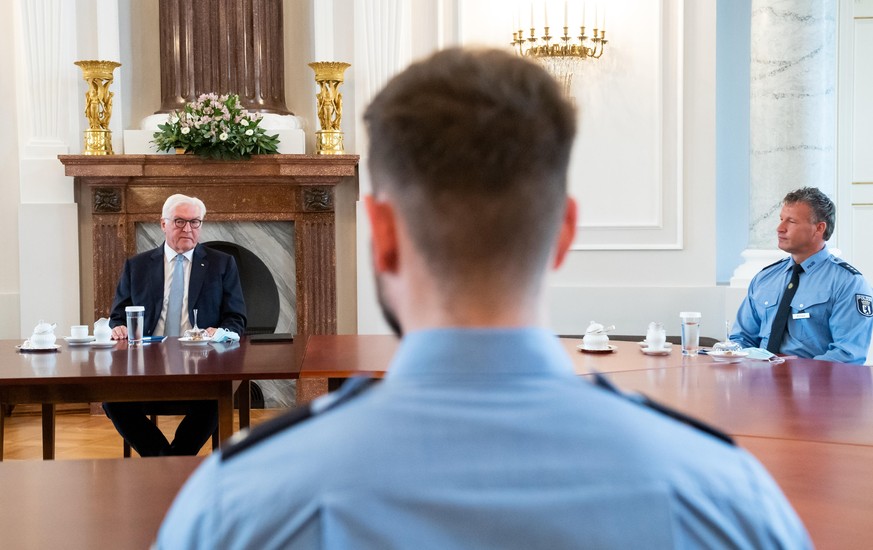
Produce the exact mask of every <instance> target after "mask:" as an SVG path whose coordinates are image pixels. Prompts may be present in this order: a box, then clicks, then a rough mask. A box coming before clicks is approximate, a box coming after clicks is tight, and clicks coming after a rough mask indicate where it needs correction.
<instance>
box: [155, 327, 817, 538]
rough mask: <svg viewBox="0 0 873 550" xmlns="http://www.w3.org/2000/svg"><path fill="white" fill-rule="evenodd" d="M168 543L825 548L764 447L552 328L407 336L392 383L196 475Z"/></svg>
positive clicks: (217, 459) (173, 512) (171, 518)
mask: <svg viewBox="0 0 873 550" xmlns="http://www.w3.org/2000/svg"><path fill="white" fill-rule="evenodd" d="M157 542H158V544H157V545H158V547H160V548H204V549H205V548H209V549H212V548H227V549H232V548H261V549H269V548H307V549H309V548H331V549H334V548H335V549H347V548H355V549H361V548H363V549H367V548H373V549H377V548H378V549H384V548H440V549H454V548H477V549H490V548H493V549H498V548H499V549H507V548H508V549H513V548H524V549H529V548H550V549H561V548H580V547H590V548H809V547H811V543H810V540H809V538H808V536H807V534H806V532H805V530H804V528H803V525H802V524H801V522H800V521H799V519H798V518H797V516H796V514H795V513H794V511H793V510H792V509H791V507H790V505H789V504H788V502H787V501H786V499H785V497H784V496H783V495H782V493H781V491H780V490H779V488H778V487H777V486H776V485H775V483H774V482H773V480H772V479H771V478H770V476H769V475H768V474H767V472H766V471H765V470H764V469H763V468H762V467H761V465H760V464H759V463H758V462H757V461H756V460H755V459H754V458H752V457H751V456H750V455H749V454H748V453H746V452H745V451H743V450H742V449H739V448H737V447H733V446H731V445H728V444H726V443H724V442H723V441H720V440H718V439H716V438H714V437H712V436H709V435H706V434H704V433H702V432H698V431H696V430H693V429H691V428H689V427H687V426H685V425H683V424H680V423H678V422H676V421H673V420H671V419H669V418H667V417H665V416H662V415H660V414H657V413H654V412H652V411H650V410H648V409H645V408H643V407H640V406H639V405H636V404H634V403H632V402H629V401H628V400H626V399H623V398H621V397H618V396H616V395H615V394H613V393H610V392H608V391H605V390H603V389H600V388H598V387H596V386H594V385H593V384H591V383H589V382H588V381H586V380H584V379H582V378H580V377H577V376H575V374H574V371H573V365H572V362H571V359H570V358H569V357H568V356H567V354H566V352H565V351H564V350H563V348H562V347H561V345H560V343H559V342H558V341H557V339H556V338H555V337H554V336H553V335H551V334H550V333H548V332H547V331H544V330H540V329H512V330H509V329H506V330H456V329H442V330H430V331H421V332H415V333H410V334H407V335H406V336H405V337H404V339H403V341H402V343H401V346H400V349H399V351H398V353H397V355H396V356H395V359H394V360H393V361H392V364H391V366H390V370H389V372H388V373H387V375H386V377H385V380H384V381H383V382H382V383H380V384H378V385H376V386H374V387H373V388H371V389H370V390H368V391H366V392H364V393H362V394H361V395H358V396H357V397H355V398H353V399H352V400H350V401H348V402H346V403H343V404H342V405H339V406H337V407H335V408H333V409H331V410H328V411H327V412H324V413H323V414H321V415H318V416H316V417H314V418H311V419H309V420H307V421H305V422H302V423H300V424H298V425H296V426H294V427H292V428H288V429H286V430H284V431H280V432H279V433H277V434H275V435H273V436H271V437H269V438H267V439H265V440H263V441H260V442H259V443H256V444H254V445H253V446H252V447H250V448H248V449H246V450H244V451H242V452H240V453H239V454H236V455H234V456H232V457H230V458H228V459H226V460H221V455H220V454H214V455H212V456H211V457H210V458H209V459H207V460H206V461H205V462H204V464H203V465H202V466H201V467H200V468H199V469H198V470H197V471H196V472H195V474H194V475H193V476H192V477H191V479H190V480H189V481H188V483H187V484H186V485H185V487H184V488H183V489H182V491H181V493H180V494H179V495H178V497H177V498H176V501H175V502H174V504H173V506H172V508H171V509H170V511H169V513H168V515H167V517H166V518H165V520H164V523H163V525H162V526H161V529H160V532H159V536H158V541H157Z"/></svg>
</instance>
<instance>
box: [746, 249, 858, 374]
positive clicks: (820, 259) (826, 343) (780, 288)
mask: <svg viewBox="0 0 873 550" xmlns="http://www.w3.org/2000/svg"><path fill="white" fill-rule="evenodd" d="M794 263H795V262H794V260H793V259H791V258H785V259H784V260H782V261H781V262H777V263H776V264H773V265H771V266H768V267H766V268H764V269H763V270H761V271H760V272H759V273H758V274H757V275H755V277H754V278H753V279H752V282H751V283H750V284H749V292H748V294H747V295H746V298H745V300H743V303H742V304H741V305H740V309H739V311H737V319H736V323H735V324H734V329H733V332H732V334H731V340H734V341H736V342H739V343H740V344H741V345H742V346H743V347H759V348H766V347H767V344H768V342H769V340H770V328H771V325H772V324H773V318H774V317H775V316H776V311H777V309H778V308H779V301H780V300H781V298H782V293H783V292H784V291H785V287H786V286H788V282H789V281H790V280H791V272H792V269H793V268H794ZM800 265H801V267H803V273H801V274H800V283H799V284H798V286H797V293H796V294H795V295H794V298H793V299H792V300H791V315H789V317H788V329H787V331H786V334H785V340H784V341H783V342H782V346H781V347H780V351H779V353H782V354H785V355H797V356H798V357H812V358H814V359H824V360H827V361H839V362H841V363H856V364H859V365H860V364H863V363H864V361H865V360H866V359H867V348H868V347H869V346H870V336H871V333H873V297H871V296H873V291H871V289H870V285H869V283H867V280H866V279H865V278H864V277H863V276H862V275H861V274H860V273H859V272H858V270H856V269H855V268H854V267H852V266H850V265H849V264H848V263H846V262H845V261H843V260H842V259H840V258H837V257H836V256H833V255H831V253H830V252H829V251H828V249H827V247H824V248H823V249H822V250H821V251H820V252H818V253H816V254H813V255H812V256H810V257H809V258H807V259H806V260H805V261H804V262H803V263H801V264H800Z"/></svg>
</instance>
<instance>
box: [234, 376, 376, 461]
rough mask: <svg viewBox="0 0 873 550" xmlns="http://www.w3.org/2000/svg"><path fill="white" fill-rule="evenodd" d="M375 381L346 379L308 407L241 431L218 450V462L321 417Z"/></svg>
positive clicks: (299, 408)
mask: <svg viewBox="0 0 873 550" xmlns="http://www.w3.org/2000/svg"><path fill="white" fill-rule="evenodd" d="M376 382H378V379H376V378H365V377H356V378H350V379H348V380H347V381H346V383H345V384H343V385H342V387H341V388H340V389H338V390H336V391H335V392H332V393H329V394H327V395H324V396H322V397H319V398H318V399H316V400H314V401H312V402H311V403H309V404H306V405H302V406H300V407H297V408H295V409H292V410H291V411H288V412H287V413H285V414H283V415H281V416H278V417H276V418H274V419H272V420H270V421H268V422H264V423H263V424H259V425H258V426H255V427H254V428H252V429H250V430H243V431H240V432H237V433H236V434H234V436H233V437H232V438H231V439H230V445H229V446H228V447H226V448H225V449H222V450H221V460H222V462H224V461H225V460H230V459H231V458H233V457H234V456H236V455H238V454H240V453H241V452H243V451H245V450H246V449H248V448H250V447H252V446H254V445H257V444H258V443H260V442H262V441H265V440H267V439H269V438H270V437H272V436H274V435H276V434H278V433H281V432H283V431H285V430H286V429H288V428H291V427H293V426H296V425H297V424H300V423H302V422H304V421H306V420H308V419H310V418H312V417H314V416H317V415H319V414H322V413H324V412H326V411H329V410H331V409H333V408H336V407H338V406H340V405H342V404H343V403H347V402H348V401H350V400H352V399H353V398H355V397H357V396H358V395H360V394H361V393H363V392H364V391H365V390H366V389H367V388H369V387H370V386H372V385H373V384H375V383H376Z"/></svg>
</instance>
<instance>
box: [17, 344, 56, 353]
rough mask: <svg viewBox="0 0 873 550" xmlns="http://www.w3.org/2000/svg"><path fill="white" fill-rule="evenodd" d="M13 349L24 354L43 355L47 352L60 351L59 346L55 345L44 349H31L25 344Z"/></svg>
mask: <svg viewBox="0 0 873 550" xmlns="http://www.w3.org/2000/svg"><path fill="white" fill-rule="evenodd" d="M15 349H17V350H18V351H20V352H25V353H45V352H48V351H58V350H59V349H61V346H59V345H57V344H52V345H50V346H48V347H46V348H32V347H30V342H27V345H26V346H25V345H24V344H19V345H17V346H15Z"/></svg>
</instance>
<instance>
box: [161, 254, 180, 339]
mask: <svg viewBox="0 0 873 550" xmlns="http://www.w3.org/2000/svg"><path fill="white" fill-rule="evenodd" d="M184 296H185V256H183V255H181V254H176V265H175V266H174V267H173V280H172V281H171V282H170V300H169V302H168V303H167V320H166V326H165V327H164V336H180V335H181V332H182V298H183V297H184Z"/></svg>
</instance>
